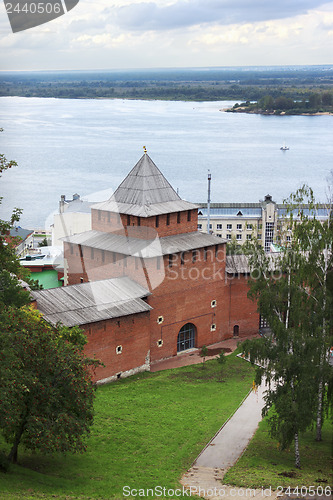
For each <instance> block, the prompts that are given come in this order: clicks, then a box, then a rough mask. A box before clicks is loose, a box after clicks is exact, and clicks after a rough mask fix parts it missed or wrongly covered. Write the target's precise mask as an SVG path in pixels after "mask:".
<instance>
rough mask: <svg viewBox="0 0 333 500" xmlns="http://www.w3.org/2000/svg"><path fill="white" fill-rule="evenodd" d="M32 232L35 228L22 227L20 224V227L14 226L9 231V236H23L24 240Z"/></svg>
mask: <svg viewBox="0 0 333 500" xmlns="http://www.w3.org/2000/svg"><path fill="white" fill-rule="evenodd" d="M32 233H33V229H23V228H22V227H20V226H18V227H14V228H13V229H11V230H10V231H9V236H10V237H11V238H17V237H19V238H21V239H22V240H23V241H24V240H26V239H27V238H28V236H30V234H32Z"/></svg>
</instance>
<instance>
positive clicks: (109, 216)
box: [108, 212, 111, 222]
mask: <svg viewBox="0 0 333 500" xmlns="http://www.w3.org/2000/svg"><path fill="white" fill-rule="evenodd" d="M108 222H111V212H108Z"/></svg>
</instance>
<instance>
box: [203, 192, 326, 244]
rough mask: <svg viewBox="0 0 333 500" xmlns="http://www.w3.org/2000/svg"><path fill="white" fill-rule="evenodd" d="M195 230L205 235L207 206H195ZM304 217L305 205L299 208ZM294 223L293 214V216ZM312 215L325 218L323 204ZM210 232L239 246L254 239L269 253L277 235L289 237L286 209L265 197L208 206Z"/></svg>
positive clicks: (270, 198) (307, 210)
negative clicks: (197, 210) (196, 221)
mask: <svg viewBox="0 0 333 500" xmlns="http://www.w3.org/2000/svg"><path fill="white" fill-rule="evenodd" d="M198 205H199V206H200V208H199V212H198V230H199V231H202V232H204V233H206V232H207V203H198ZM302 209H303V210H304V213H305V214H308V215H310V210H309V207H308V205H303V206H302ZM293 215H294V218H295V219H296V220H297V218H298V216H299V214H298V213H297V211H295V213H294V214H293ZM316 216H317V217H318V218H320V219H322V220H325V219H327V217H328V209H327V207H326V206H325V204H320V205H319V206H318V208H317V213H316ZM209 229H210V233H212V234H214V235H216V236H218V237H220V238H223V239H226V240H227V241H232V240H236V242H237V243H238V244H239V245H243V244H244V243H245V242H246V241H248V240H252V239H253V238H257V239H258V241H259V242H261V244H262V246H263V247H264V248H265V251H266V252H269V251H271V248H272V244H274V243H279V233H280V231H281V230H282V229H284V230H285V231H286V240H287V241H290V240H291V238H292V235H291V231H290V230H289V228H288V224H287V223H286V207H285V205H283V204H278V203H276V202H275V201H273V199H272V196H271V195H270V194H267V195H266V196H265V198H264V199H263V200H260V201H259V202H258V203H211V205H210V224H209Z"/></svg>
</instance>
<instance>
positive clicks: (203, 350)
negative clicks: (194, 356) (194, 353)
mask: <svg viewBox="0 0 333 500" xmlns="http://www.w3.org/2000/svg"><path fill="white" fill-rule="evenodd" d="M207 354H208V347H207V346H206V345H203V346H202V347H201V351H200V356H201V357H202V368H205V360H206V356H207Z"/></svg>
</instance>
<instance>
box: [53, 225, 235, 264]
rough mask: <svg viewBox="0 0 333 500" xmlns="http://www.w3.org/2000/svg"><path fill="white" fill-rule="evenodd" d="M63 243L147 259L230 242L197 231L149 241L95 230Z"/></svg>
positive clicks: (74, 236) (65, 239) (67, 238)
mask: <svg viewBox="0 0 333 500" xmlns="http://www.w3.org/2000/svg"><path fill="white" fill-rule="evenodd" d="M62 239H63V240H64V241H66V242H68V243H73V244H76V245H83V246H87V247H89V248H98V249H99V250H106V251H108V252H115V253H120V254H122V255H132V256H140V257H143V258H151V257H158V256H161V255H168V254H172V253H179V252H185V251H190V250H195V249H197V248H203V247H209V246H213V245H218V244H221V243H225V242H226V240H224V239H222V238H219V237H217V236H214V235H212V234H207V233H200V232H197V231H196V232H193V233H183V234H175V235H172V236H165V237H163V238H155V239H153V240H145V239H140V238H131V237H128V236H125V235H122V234H116V233H105V232H102V231H95V230H91V231H86V232H85V233H80V234H74V235H73V236H67V237H66V238H62Z"/></svg>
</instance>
